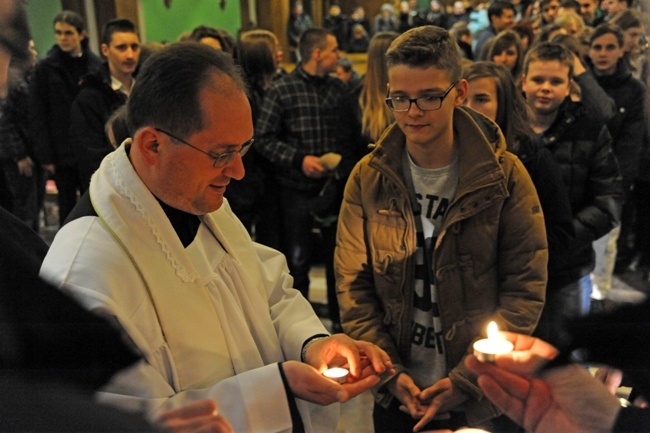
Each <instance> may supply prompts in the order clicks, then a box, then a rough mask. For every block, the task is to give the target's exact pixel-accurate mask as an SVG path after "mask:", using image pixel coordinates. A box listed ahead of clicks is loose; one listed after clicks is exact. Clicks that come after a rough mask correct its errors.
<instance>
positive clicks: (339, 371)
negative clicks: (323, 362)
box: [323, 367, 349, 383]
mask: <svg viewBox="0 0 650 433" xmlns="http://www.w3.org/2000/svg"><path fill="white" fill-rule="evenodd" d="M348 373H349V371H348V370H347V369H345V368H341V367H332V368H328V369H327V370H325V371H324V372H323V376H325V377H327V378H328V379H332V380H334V381H336V382H338V383H345V381H346V379H347V377H348Z"/></svg>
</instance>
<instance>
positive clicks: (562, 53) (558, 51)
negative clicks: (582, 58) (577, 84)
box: [524, 42, 573, 80]
mask: <svg viewBox="0 0 650 433" xmlns="http://www.w3.org/2000/svg"><path fill="white" fill-rule="evenodd" d="M553 60H557V61H558V62H560V64H562V65H564V66H567V67H568V68H569V80H573V53H572V52H571V51H570V50H569V49H568V48H566V47H565V46H563V45H560V44H557V43H553V42H542V43H540V44H537V45H535V46H533V47H531V48H530V50H529V51H528V54H526V58H525V59H524V74H528V65H530V64H531V63H532V62H535V61H542V62H549V61H553Z"/></svg>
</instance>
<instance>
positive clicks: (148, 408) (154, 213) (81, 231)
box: [41, 44, 392, 433]
mask: <svg viewBox="0 0 650 433" xmlns="http://www.w3.org/2000/svg"><path fill="white" fill-rule="evenodd" d="M127 110H128V122H129V126H130V129H131V132H132V137H133V139H132V140H131V139H128V140H127V141H125V142H124V143H123V144H122V145H121V146H120V147H119V148H118V149H117V150H116V151H115V152H113V153H111V154H110V155H108V156H107V157H106V158H105V159H104V161H103V162H102V164H101V166H100V168H99V170H98V171H97V172H96V173H95V174H94V175H93V177H92V180H91V183H90V189H89V191H88V193H87V194H86V195H85V196H84V197H83V198H82V200H80V203H79V205H78V206H77V207H76V208H75V210H74V211H73V213H72V214H71V216H70V217H69V219H68V222H67V223H66V224H65V225H64V226H63V227H62V228H61V229H60V231H59V232H58V233H57V236H56V238H55V239H54V242H53V244H52V246H51V248H50V250H49V252H48V255H47V257H46V259H45V261H44V263H43V266H42V268H41V275H42V276H43V277H44V278H45V279H47V280H49V281H51V282H53V283H54V284H55V285H57V286H58V287H60V289H61V290H63V291H65V292H68V293H70V294H71V295H72V296H74V297H75V298H76V299H77V300H78V301H79V302H81V303H82V304H83V305H84V306H85V307H86V308H88V309H90V310H91V311H94V312H96V313H97V314H100V315H102V316H104V317H108V318H109V319H110V320H112V321H113V322H114V323H115V325H116V326H118V327H119V328H120V329H121V330H123V331H124V335H125V338H127V339H128V341H129V342H130V343H131V344H132V345H133V346H134V347H136V348H137V349H138V350H139V351H140V352H141V353H142V355H143V358H144V360H143V361H141V362H140V363H139V364H137V365H136V366H135V367H133V368H131V369H129V370H127V371H124V372H122V373H120V374H118V375H117V376H116V377H115V378H114V380H113V381H112V382H111V383H110V384H109V385H108V386H107V387H106V388H105V389H104V390H103V392H102V393H100V395H99V396H98V397H99V399H100V401H104V402H107V403H110V404H114V405H117V406H119V407H122V408H126V409H129V410H133V411H140V412H143V413H146V414H147V416H148V417H149V418H150V419H154V418H155V417H157V416H158V415H159V414H160V413H162V411H164V410H168V409H171V408H177V407H181V406H183V405H185V404H186V403H188V402H191V401H196V400H199V399H204V398H210V399H214V400H215V401H216V402H217V403H218V405H219V410H220V413H222V414H223V415H224V416H225V417H226V418H227V419H228V420H229V421H230V422H231V423H232V425H233V428H234V430H235V431H237V432H255V433H257V432H292V431H306V432H314V433H321V432H329V431H334V430H335V428H336V424H337V420H338V411H339V408H338V404H337V403H338V402H344V401H347V400H348V399H349V398H351V397H354V396H355V395H357V394H359V393H361V392H363V391H365V390H366V389H369V388H370V387H372V386H373V385H375V384H376V383H377V382H378V380H379V378H378V374H381V373H383V372H385V371H386V370H391V369H392V365H391V362H390V359H389V357H388V356H387V355H386V353H385V352H383V351H382V350H381V349H379V348H378V347H376V346H374V345H372V344H370V343H367V342H361V341H355V340H352V339H350V338H349V337H347V336H345V335H342V334H337V335H334V336H329V334H328V333H327V331H326V329H325V328H324V327H323V325H322V324H321V322H320V320H319V319H318V317H316V315H315V314H314V312H313V310H312V308H311V306H310V304H309V302H308V301H307V300H306V299H304V298H303V297H302V295H301V294H300V293H299V292H298V291H296V290H294V289H293V288H291V286H292V278H291V276H290V275H289V273H288V270H287V265H286V261H285V258H284V256H282V255H281V254H280V253H279V252H277V251H275V250H272V249H270V248H267V247H264V246H262V245H259V244H256V243H254V242H253V241H252V240H251V238H250V237H249V235H248V233H247V232H246V230H245V229H244V227H243V226H242V224H241V223H240V222H239V220H238V219H237V217H236V216H235V215H234V214H233V213H232V211H231V210H230V207H229V206H228V203H227V201H226V200H225V199H224V198H223V194H224V192H225V190H226V187H227V185H228V183H229V182H230V181H236V180H238V179H241V178H242V177H243V175H244V168H243V164H242V159H241V158H242V156H243V154H244V153H245V152H246V151H247V150H248V149H249V147H250V146H251V144H252V136H253V126H252V121H251V109H250V105H249V103H248V100H247V98H246V93H245V86H244V84H243V81H242V79H241V77H240V76H239V75H238V72H237V69H236V68H235V67H234V64H233V62H232V59H231V58H230V57H229V56H227V55H223V54H221V53H218V52H216V51H214V50H212V49H211V48H209V47H205V46H201V45H200V44H184V45H177V44H175V45H172V46H170V47H167V48H165V49H164V50H162V51H161V52H159V53H157V54H155V55H154V56H153V57H151V58H150V59H149V61H148V62H147V63H146V65H145V66H144V68H143V70H142V71H141V72H140V74H139V76H138V81H137V83H136V84H135V86H134V88H133V91H132V93H131V97H130V98H129V102H128V107H127ZM181 137H182V138H181ZM242 143H243V144H242ZM79 350H83V348H80V349H79ZM340 364H345V365H346V366H347V367H348V368H349V369H350V372H351V376H350V379H349V380H348V382H347V383H344V384H339V383H337V382H335V381H332V380H329V379H326V378H325V377H323V376H322V374H321V373H322V372H323V370H324V369H325V368H327V367H328V366H329V367H331V366H333V365H340Z"/></svg>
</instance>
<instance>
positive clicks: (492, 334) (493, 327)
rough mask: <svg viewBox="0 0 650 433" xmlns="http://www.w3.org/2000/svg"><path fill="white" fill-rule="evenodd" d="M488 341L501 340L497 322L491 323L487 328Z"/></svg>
mask: <svg viewBox="0 0 650 433" xmlns="http://www.w3.org/2000/svg"><path fill="white" fill-rule="evenodd" d="M487 336H488V340H499V339H500V337H499V327H498V326H497V324H496V323H495V322H490V323H489V324H488V327H487Z"/></svg>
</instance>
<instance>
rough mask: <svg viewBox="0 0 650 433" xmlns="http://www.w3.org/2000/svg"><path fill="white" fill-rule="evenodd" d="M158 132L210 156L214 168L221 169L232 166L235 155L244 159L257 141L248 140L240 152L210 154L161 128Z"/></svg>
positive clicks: (230, 151)
mask: <svg viewBox="0 0 650 433" xmlns="http://www.w3.org/2000/svg"><path fill="white" fill-rule="evenodd" d="M155 130H156V131H158V132H162V133H163V134H165V135H167V136H169V138H171V139H172V140H174V141H178V142H180V143H183V144H185V145H187V146H190V147H191V148H192V149H194V150H198V151H199V152H201V153H202V154H204V155H208V156H209V157H210V158H212V161H213V163H212V167H214V168H220V167H225V166H226V165H228V164H230V163H231V162H232V160H233V158H234V157H235V155H237V154H239V155H241V156H242V157H243V156H244V155H246V152H248V150H249V149H250V148H251V146H252V145H253V142H254V141H255V140H254V139H252V138H251V139H250V140H248V141H247V142H246V143H244V144H242V145H241V148H239V150H229V151H228V152H223V153H208V152H206V151H203V150H201V149H199V148H198V147H196V146H194V145H192V144H190V143H188V142H187V141H185V140H183V139H182V138H179V137H176V136H175V135H173V134H171V133H169V132H167V131H165V130H164V129H160V128H155Z"/></svg>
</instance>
